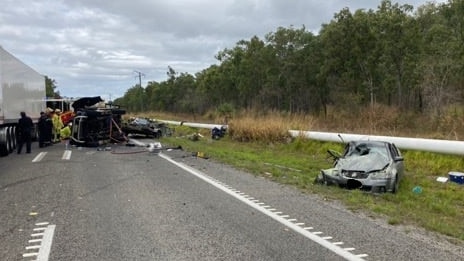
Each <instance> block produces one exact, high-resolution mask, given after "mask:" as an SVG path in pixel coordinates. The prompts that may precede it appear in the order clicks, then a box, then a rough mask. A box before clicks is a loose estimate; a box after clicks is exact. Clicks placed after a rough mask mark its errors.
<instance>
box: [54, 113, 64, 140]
mask: <svg viewBox="0 0 464 261" xmlns="http://www.w3.org/2000/svg"><path fill="white" fill-rule="evenodd" d="M60 114H61V110H60V109H55V113H54V114H53V117H52V121H53V142H60V131H61V129H62V128H63V127H64V126H63V121H62V120H61V115H60Z"/></svg>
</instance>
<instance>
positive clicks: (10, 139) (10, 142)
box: [6, 127, 14, 153]
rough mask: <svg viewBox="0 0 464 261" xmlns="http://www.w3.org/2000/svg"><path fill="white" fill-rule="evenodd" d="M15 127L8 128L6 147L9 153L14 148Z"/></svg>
mask: <svg viewBox="0 0 464 261" xmlns="http://www.w3.org/2000/svg"><path fill="white" fill-rule="evenodd" d="M12 131H13V127H7V128H6V147H7V149H8V153H12V152H13V150H14V148H13V135H12V133H11V132H12Z"/></svg>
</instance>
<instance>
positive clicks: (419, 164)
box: [161, 127, 464, 243]
mask: <svg viewBox="0 0 464 261" xmlns="http://www.w3.org/2000/svg"><path fill="white" fill-rule="evenodd" d="M198 131H200V132H202V134H203V136H204V137H203V138H200V139H198V140H194V139H189V138H188V137H189V135H190V134H192V133H196V132H198ZM209 135H210V134H209V130H197V129H193V128H189V127H176V129H175V136H173V137H165V138H162V140H161V141H162V142H163V143H165V144H168V145H171V146H178V145H181V146H182V147H183V148H184V149H185V150H187V151H190V152H196V151H200V152H203V153H205V154H206V156H208V157H209V158H211V159H214V160H216V161H220V162H224V163H227V164H229V165H231V166H234V167H236V168H239V169H243V170H246V171H248V172H250V173H252V174H254V175H261V176H265V177H267V178H270V179H272V180H274V181H276V182H279V183H282V184H287V185H292V186H295V187H297V188H298V189H301V190H302V191H304V192H306V193H315V194H319V195H321V196H322V197H324V198H326V199H328V200H337V201H340V202H343V203H344V204H345V205H346V206H347V207H348V208H349V209H351V210H352V211H355V212H356V211H362V212H365V213H366V214H368V215H369V216H371V217H374V218H376V217H378V218H386V219H387V222H388V223H389V224H391V225H400V224H401V225H413V226H418V227H422V228H425V229H427V230H429V231H434V232H438V233H441V234H443V235H446V236H449V237H450V241H454V242H455V243H457V242H461V243H462V241H463V240H464V223H463V222H462V220H464V185H459V184H456V183H452V182H447V183H440V182H437V181H436V178H437V177H438V176H447V173H448V172H449V171H458V170H464V158H462V157H460V156H452V155H441V154H434V153H428V152H417V151H402V152H403V156H404V158H405V165H406V174H405V177H404V179H403V180H402V181H401V183H400V189H399V192H398V193H397V194H390V193H386V194H370V193H364V192H361V191H358V190H346V189H341V188H338V187H326V186H321V185H315V184H313V180H314V178H315V177H316V176H317V174H318V173H319V171H320V169H322V168H329V167H330V166H331V161H330V159H328V158H327V155H328V154H327V149H329V148H331V149H336V150H339V151H342V145H341V144H336V143H329V142H319V141H312V140H305V139H300V138H297V139H293V140H292V141H290V142H263V141H259V140H257V141H249V140H251V139H248V142H238V141H236V139H233V138H232V137H230V136H226V137H224V138H222V139H220V140H211V139H210V137H209ZM417 187H420V188H421V192H420V193H417ZM415 188H416V190H415Z"/></svg>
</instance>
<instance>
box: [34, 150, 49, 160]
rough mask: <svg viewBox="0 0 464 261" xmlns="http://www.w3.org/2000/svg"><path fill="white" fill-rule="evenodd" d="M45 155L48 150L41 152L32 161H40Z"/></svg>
mask: <svg viewBox="0 0 464 261" xmlns="http://www.w3.org/2000/svg"><path fill="white" fill-rule="evenodd" d="M45 155H47V152H41V153H39V154H38V155H37V156H36V157H35V158H34V159H33V160H32V162H39V161H41V160H42V159H43V158H44V157H45Z"/></svg>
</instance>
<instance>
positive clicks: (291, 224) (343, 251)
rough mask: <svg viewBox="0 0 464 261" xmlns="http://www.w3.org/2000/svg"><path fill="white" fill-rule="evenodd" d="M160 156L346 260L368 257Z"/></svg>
mask: <svg viewBox="0 0 464 261" xmlns="http://www.w3.org/2000/svg"><path fill="white" fill-rule="evenodd" d="M159 156H160V157H161V158H163V159H165V160H167V161H169V162H171V163H172V164H174V165H176V166H178V167H180V168H182V169H184V170H185V171H187V172H189V173H191V174H193V175H194V176H196V177H198V178H200V179H202V180H203V181H205V182H207V183H209V184H211V185H213V186H214V187H216V188H218V189H220V190H222V191H223V192H225V193H227V194H229V195H230V196H232V197H234V198H236V199H238V200H240V201H242V202H243V203H245V204H247V205H248V206H250V207H252V208H254V209H256V210H258V211H260V212H261V213H263V214H265V215H267V216H268V217H270V218H272V219H274V220H276V221H278V222H279V223H281V224H283V225H285V226H286V227H288V228H290V229H292V230H293V231H295V232H297V233H299V234H301V235H303V236H304V237H306V238H308V239H310V240H312V241H314V242H316V243H318V244H319V245H321V246H323V247H324V248H326V249H328V250H330V251H332V252H334V253H335V254H337V255H339V256H341V257H343V258H345V259H346V260H359V261H360V260H365V259H363V258H364V257H367V256H368V255H367V254H354V253H353V251H354V250H356V249H355V248H354V247H342V245H343V242H341V241H331V240H332V239H333V238H332V237H331V236H321V235H322V234H323V232H321V231H314V228H313V227H311V226H306V225H305V223H303V222H298V221H297V219H296V218H290V216H289V215H285V214H283V213H282V212H280V211H277V210H276V209H275V208H272V207H271V206H269V205H267V204H265V203H263V202H260V200H258V199H255V198H254V197H252V196H249V195H247V194H246V193H244V192H242V191H239V190H236V189H234V188H232V187H231V186H229V185H227V184H224V183H223V182H221V181H219V180H217V179H215V178H213V177H210V176H208V175H206V174H205V173H203V172H201V171H199V170H197V169H194V168H192V167H190V166H187V165H185V164H183V163H181V162H177V161H175V160H173V159H172V158H170V157H169V156H167V155H165V154H163V153H160V154H159Z"/></svg>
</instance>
